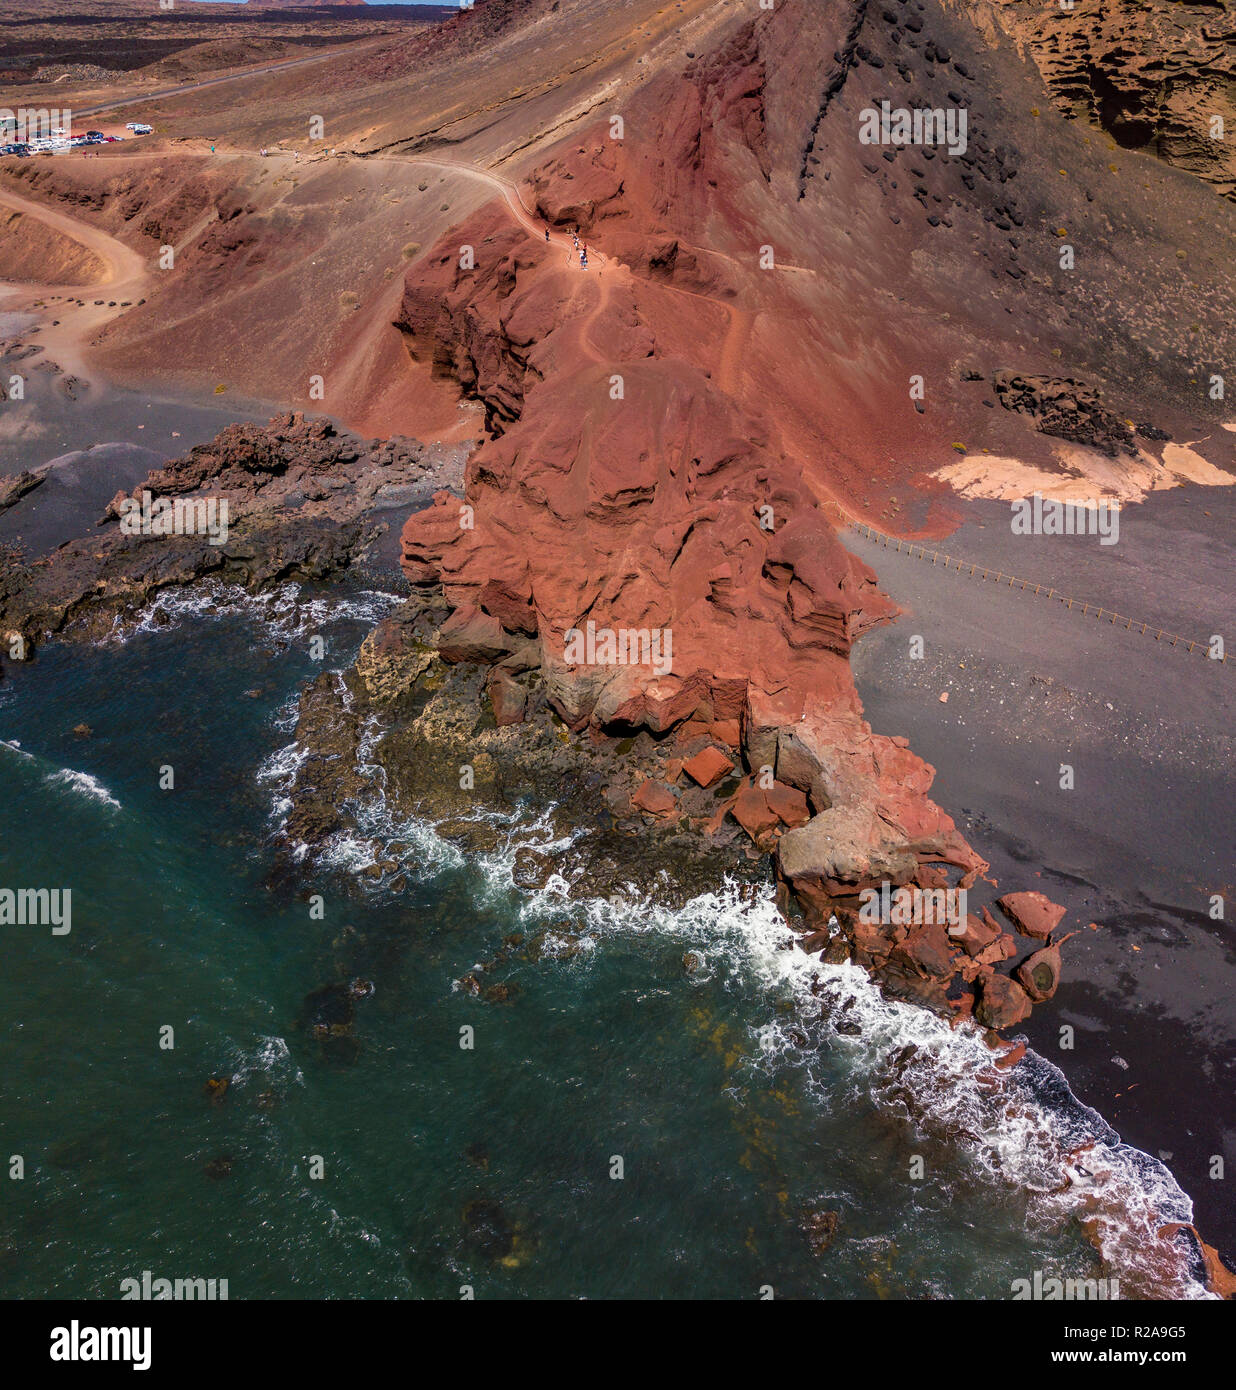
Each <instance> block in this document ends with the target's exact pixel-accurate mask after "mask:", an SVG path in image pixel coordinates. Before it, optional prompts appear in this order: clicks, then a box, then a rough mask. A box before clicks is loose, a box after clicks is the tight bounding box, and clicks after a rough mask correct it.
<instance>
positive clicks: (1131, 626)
mask: <svg viewBox="0 0 1236 1390" xmlns="http://www.w3.org/2000/svg"><path fill="white" fill-rule="evenodd" d="M849 525H850V526H851V528H852V529H853V530H855V531H857V532H858V533H859V534H860V535H862V536H866V538H867V539H868V540H870V541H875V542H877V543H882V544H883V545H884V546H885V548H888V547H890V546H891V547H894V548H895V549H896V551H897V553H898V554H899V555H909V556H910V557H911V558H913V557H914V556H915V555H916V554H917V557H918V558H919V559H920V560H930V561H931V563H932V564H933V565H938V564H942V565H943V567H944V568H945V569H946V570H956V571H957V573H959V574H965V575H966V577H967V578H970V579H984V580H991V581H992V582H994V583H996V584H1004V583H1006V582H1007V584H1008V586H1009V588H1010V589H1017V590H1018V591H1019V592H1021V593H1029V594H1031V595H1033V596H1035V597H1038V598H1046V599H1054V600H1056V601H1057V602H1059V603H1062V604H1064V606H1065V607H1066V608H1067V609H1069V610H1070V612H1071V611H1072V610H1073V609H1074V608H1076V609H1078V610H1079V611H1080V613H1081V615H1082V617H1083V618H1085V617H1088V616H1089V615H1090V614H1091V613H1093V614H1094V616H1095V617H1096V618H1107V620H1108V621H1109V622H1110V623H1111V624H1112V626H1113V627H1122V628H1123V629H1124V630H1125V631H1126V632H1135V633H1137V634H1138V636H1140V637H1152V638H1154V640H1155V641H1156V642H1166V643H1167V645H1168V646H1169V647H1179V648H1181V649H1182V650H1183V651H1184V652H1185V654H1186V655H1189V656H1192V655H1193V654H1194V653H1195V652H1200V653H1201V655H1202V656H1203V657H1204V658H1205V659H1207V660H1210V661H1215V662H1218V663H1219V664H1221V665H1226V664H1227V647H1226V643H1225V644H1224V651H1223V655H1222V656H1220V657H1211V656H1210V655H1209V651H1210V643H1209V642H1198V641H1194V640H1190V639H1189V638H1188V637H1181V636H1180V634H1179V633H1176V632H1166V631H1165V630H1164V629H1163V628H1156V627H1155V626H1154V625H1153V623H1143V622H1139V621H1138V620H1137V619H1136V618H1126V617H1125V616H1124V615H1123V614H1121V613H1116V612H1114V611H1113V610H1112V609H1110V608H1100V607H1099V606H1098V605H1097V604H1094V603H1083V602H1082V601H1081V599H1076V598H1070V597H1069V596H1068V595H1067V594H1062V593H1061V592H1060V591H1059V590H1058V589H1049V588H1048V587H1047V585H1046V584H1035V583H1034V582H1033V581H1032V580H1029V579H1019V578H1018V577H1017V576H1016V575H1015V574H1005V573H1004V572H1003V571H1002V570H992V569H990V568H988V567H987V566H984V565H978V564H971V563H970V561H969V560H959V559H958V558H957V557H956V556H955V555H948V554H946V553H945V552H944V551H942V550H932V551H928V549H927V547H926V546H924V545H919V544H918V543H917V542H915V541H905V540H899V539H898V538H897V537H896V536H889V535H886V534H885V533H884V532H883V531H877V530H876V529H875V527H874V526H868V525H867V524H866V522H862V521H853V520H851V521H850V522H849Z"/></svg>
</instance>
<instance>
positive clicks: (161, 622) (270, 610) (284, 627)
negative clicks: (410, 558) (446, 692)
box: [103, 579, 403, 643]
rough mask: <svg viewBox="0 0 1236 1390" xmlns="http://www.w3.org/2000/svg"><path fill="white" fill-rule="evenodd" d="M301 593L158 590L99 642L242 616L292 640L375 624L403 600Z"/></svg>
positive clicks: (208, 585) (368, 593) (368, 592)
mask: <svg viewBox="0 0 1236 1390" xmlns="http://www.w3.org/2000/svg"><path fill="white" fill-rule="evenodd" d="M303 593H304V590H303V586H302V585H300V584H298V583H296V582H295V581H293V580H287V581H285V582H284V583H282V584H278V585H275V586H274V587H272V588H268V589H262V590H259V591H258V592H257V593H250V592H249V590H248V589H245V588H244V587H243V586H242V585H239V584H227V583H223V582H221V581H218V580H210V579H207V580H202V581H199V582H198V583H196V584H192V585H189V586H185V587H178V588H168V589H161V590H160V591H159V592H158V593H157V594H155V596H154V597H153V598H152V599H151V600H150V601H149V602H148V603H147V604H146V605H145V606H144V607H143V608H141V609H140V610H139V611H138V612H137V613H135V614H133V615H130V616H123V615H118V616H117V617H116V619H115V620H114V622H113V624H112V628H111V631H110V632H109V633H108V634H107V636H106V637H105V638H104V639H103V640H104V641H105V642H107V643H124V642H127V641H129V640H130V639H131V638H132V637H134V636H135V635H136V634H137V633H147V632H167V631H169V630H172V629H174V628H177V627H180V626H182V625H183V624H184V623H186V622H201V621H204V620H206V619H209V618H223V617H247V618H250V619H252V620H253V621H256V622H258V623H261V624H262V625H263V626H264V627H265V628H266V629H267V630H268V631H269V632H270V633H271V634H272V635H273V636H277V637H281V638H283V639H285V640H287V641H296V640H299V639H302V638H305V637H307V636H309V635H312V634H314V633H318V632H321V631H322V630H323V629H326V628H329V627H330V626H331V625H332V624H334V623H339V622H344V621H349V620H350V621H355V622H363V623H369V624H375V623H377V622H379V621H380V620H381V619H382V618H384V617H385V616H386V614H387V613H389V612H390V611H391V609H392V608H394V607H396V606H397V605H398V604H400V603H401V602H402V601H403V598H402V596H401V595H399V594H395V593H390V592H387V591H385V590H381V589H363V590H360V591H359V592H357V593H354V594H348V595H341V594H337V593H336V594H331V595H329V596H325V597H323V596H317V597H314V598H305V597H303Z"/></svg>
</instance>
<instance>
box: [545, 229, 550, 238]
mask: <svg viewBox="0 0 1236 1390" xmlns="http://www.w3.org/2000/svg"><path fill="white" fill-rule="evenodd" d="M545 240H546V241H548V240H549V228H548V227H546V228H545Z"/></svg>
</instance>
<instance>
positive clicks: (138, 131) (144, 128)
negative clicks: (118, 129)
mask: <svg viewBox="0 0 1236 1390" xmlns="http://www.w3.org/2000/svg"><path fill="white" fill-rule="evenodd" d="M126 129H127V130H131V131H132V132H133V134H134V135H152V134H153V133H154V126H152V125H143V124H142V123H141V121H136V122H134V124H133V125H131V126H127V127H126Z"/></svg>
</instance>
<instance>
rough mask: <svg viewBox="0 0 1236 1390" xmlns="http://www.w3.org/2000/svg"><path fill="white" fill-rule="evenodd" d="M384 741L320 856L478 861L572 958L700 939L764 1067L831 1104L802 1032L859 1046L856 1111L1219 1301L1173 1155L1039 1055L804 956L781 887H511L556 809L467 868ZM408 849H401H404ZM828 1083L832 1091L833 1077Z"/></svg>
mask: <svg viewBox="0 0 1236 1390" xmlns="http://www.w3.org/2000/svg"><path fill="white" fill-rule="evenodd" d="M378 733H379V731H378V729H377V727H376V725H373V726H369V725H367V726H366V729H365V733H364V737H363V739H362V749H361V754H360V760H361V762H362V764H363V765H364V766H365V767H366V770H368V771H370V772H371V773H372V784H371V785H372V793H371V795H370V796H369V798H368V799H367V800H366V801H365V803H364V804H363V805H361V806H359V807H356V808H353V809H354V810H355V811H356V813H357V820H358V828H359V836H341V837H339V838H338V839H337V840H336V841H335V842H334V843H333V844H332V845H331V846H330V847H329V848H328V849H327V851H326V853H325V854H324V855H323V862H324V863H325V864H328V865H330V866H331V867H334V868H337V869H340V870H343V871H349V872H353V873H357V874H359V873H362V872H363V871H364V870H365V869H368V868H370V867H371V866H372V865H373V864H374V863H375V862H376V860H377V859H378V858H382V857H387V858H392V859H395V860H396V861H397V862H398V863H399V865H400V869H401V870H402V871H403V872H406V873H408V874H409V875H410V876H412V877H414V878H416V879H417V880H418V881H421V882H424V881H427V880H430V879H432V878H434V877H435V876H437V875H438V874H440V873H441V872H443V870H445V869H447V868H456V869H457V868H459V867H460V866H462V865H463V864H464V863H465V862H466V863H467V864H468V866H469V867H470V868H472V869H474V870H476V871H477V875H478V877H477V880H476V882H477V886H476V889H475V892H476V895H477V897H478V899H479V900H484V901H488V902H495V901H496V900H498V899H506V900H507V901H510V900H511V895H513V894H516V893H518V897H517V898H516V899H515V901H517V902H518V903H519V909H518V910H519V913H520V916H521V919H522V920H525V921H528V920H535V921H541V922H543V923H544V924H545V925H546V926H547V927H549V928H550V929H551V932H552V924H553V923H554V922H555V921H561V920H562V918H563V916H564V914H565V913H566V912H567V911H570V912H571V915H572V929H571V942H570V946H571V948H572V949H570V950H569V951H567V950H564V954H565V955H568V956H569V957H570V959H571V962H572V965H574V964H576V963H578V962H579V961H580V960H581V959H582V960H584V961H586V960H587V958H588V956H589V954H594V953H595V950H596V948H597V947H598V946H601V947H603V945H604V941H605V938H606V937H607V936H613V935H631V934H636V935H661V936H669V937H673V938H677V939H681V940H683V941H685V942H688V943H690V945H691V948H692V950H693V952H694V953H695V954H696V955H697V956H698V957H700V961H701V964H700V968H699V969H698V970H697V971H695V972H694V976H693V978H694V979H695V980H696V981H697V982H699V983H703V982H704V981H714V982H716V981H718V980H719V981H720V982H721V984H722V987H723V988H726V989H741V990H742V991H743V993H744V994H750V993H751V992H752V986H754V992H755V993H756V994H757V995H758V996H759V997H761V998H764V999H767V1000H768V1001H769V1008H768V1009H767V1010H765V1011H764V1015H765V1016H764V1017H762V1018H760V1019H753V1021H752V1023H751V1035H752V1038H753V1041H754V1042H755V1043H756V1047H755V1048H754V1049H753V1059H754V1060H753V1061H752V1063H751V1065H753V1066H759V1067H762V1068H767V1069H773V1068H781V1067H794V1068H799V1069H801V1071H802V1073H803V1078H804V1083H805V1085H806V1086H807V1088H808V1089H809V1090H812V1091H815V1092H817V1093H818V1094H819V1095H820V1098H821V1100H822V1101H823V1099H824V1094H823V1089H824V1080H823V1078H822V1077H820V1076H817V1075H816V1074H815V1073H814V1071H813V1068H814V1067H815V1065H816V1062H817V1058H818V1056H819V1050H818V1048H817V1047H807V1048H804V1047H803V1046H802V1033H803V1032H804V1031H806V1032H807V1033H808V1034H810V1035H811V1037H812V1038H813V1040H814V1042H815V1043H817V1044H818V1045H819V1046H820V1047H822V1048H824V1049H825V1050H826V1052H827V1053H828V1054H830V1055H833V1056H835V1055H836V1051H837V1050H838V1049H842V1050H844V1052H845V1055H846V1060H847V1068H848V1076H849V1078H850V1079H849V1083H848V1084H849V1085H850V1086H851V1087H852V1088H853V1095H854V1097H855V1100H856V1101H859V1100H861V1101H862V1102H863V1103H874V1104H875V1105H876V1106H877V1107H879V1108H880V1109H881V1110H882V1111H883V1112H885V1113H889V1114H892V1115H895V1116H896V1117H898V1119H899V1120H901V1121H902V1122H903V1123H904V1124H905V1125H907V1126H908V1127H910V1129H911V1130H912V1131H913V1132H914V1133H915V1134H916V1135H917V1136H920V1137H921V1138H922V1140H924V1141H925V1142H929V1143H938V1144H941V1145H946V1146H948V1148H949V1150H950V1152H952V1153H953V1154H955V1155H956V1157H957V1158H958V1159H960V1160H961V1161H962V1162H963V1163H965V1164H967V1165H968V1168H969V1171H970V1174H971V1176H972V1180H974V1181H977V1182H980V1183H982V1184H984V1185H985V1186H987V1187H988V1188H989V1189H990V1190H992V1191H994V1192H997V1193H998V1192H1003V1191H1007V1190H1009V1189H1010V1188H1011V1187H1016V1188H1019V1189H1021V1190H1022V1191H1023V1192H1025V1193H1027V1194H1028V1199H1029V1202H1030V1209H1031V1213H1032V1218H1031V1219H1032V1220H1033V1221H1034V1222H1036V1223H1037V1224H1039V1225H1041V1227H1042V1228H1043V1230H1044V1231H1045V1232H1046V1231H1051V1230H1057V1229H1061V1228H1064V1227H1066V1226H1069V1225H1072V1224H1074V1223H1077V1222H1080V1221H1083V1220H1084V1221H1085V1222H1086V1223H1087V1224H1088V1226H1089V1228H1090V1230H1091V1232H1092V1235H1091V1239H1092V1240H1093V1242H1094V1244H1095V1245H1096V1247H1097V1249H1098V1251H1099V1253H1100V1255H1101V1256H1102V1259H1103V1261H1104V1265H1105V1270H1106V1272H1108V1273H1110V1274H1111V1275H1113V1276H1114V1277H1116V1278H1118V1279H1119V1280H1120V1284H1121V1288H1122V1290H1124V1291H1126V1294H1127V1296H1133V1297H1153V1298H1176V1299H1205V1298H1210V1297H1212V1295H1210V1294H1209V1293H1208V1292H1207V1290H1206V1289H1205V1288H1204V1286H1203V1285H1202V1284H1200V1283H1199V1282H1198V1280H1197V1278H1196V1277H1195V1272H1194V1269H1193V1268H1192V1262H1191V1261H1190V1260H1189V1258H1188V1257H1187V1255H1186V1247H1184V1246H1183V1244H1180V1243H1168V1242H1167V1241H1164V1240H1162V1239H1160V1238H1159V1236H1158V1232H1159V1230H1160V1229H1161V1228H1162V1227H1163V1226H1165V1225H1166V1224H1168V1223H1169V1222H1189V1221H1192V1217H1193V1211H1192V1202H1191V1200H1190V1198H1189V1197H1188V1195H1187V1194H1186V1193H1185V1192H1184V1191H1183V1190H1182V1189H1181V1188H1180V1186H1179V1184H1178V1183H1177V1182H1176V1180H1175V1178H1174V1177H1173V1176H1172V1174H1171V1173H1170V1171H1169V1170H1168V1169H1167V1168H1166V1167H1165V1166H1164V1164H1162V1163H1161V1162H1160V1161H1159V1160H1158V1159H1155V1158H1152V1157H1150V1156H1149V1155H1148V1154H1145V1153H1143V1152H1141V1151H1140V1150H1137V1149H1134V1148H1132V1147H1130V1146H1129V1145H1127V1144H1123V1143H1121V1141H1120V1138H1119V1136H1118V1135H1117V1134H1116V1132H1115V1131H1114V1130H1113V1129H1112V1128H1111V1126H1110V1125H1108V1124H1107V1123H1106V1122H1105V1121H1104V1120H1103V1119H1102V1117H1101V1116H1100V1115H1099V1114H1098V1113H1097V1112H1096V1111H1094V1110H1092V1109H1090V1108H1089V1107H1088V1106H1085V1105H1083V1104H1082V1103H1081V1102H1080V1101H1079V1100H1078V1099H1077V1098H1076V1097H1075V1096H1074V1095H1073V1093H1072V1091H1071V1090H1070V1089H1069V1087H1068V1084H1067V1082H1066V1080H1065V1078H1064V1075H1063V1073H1062V1072H1061V1071H1060V1070H1059V1068H1057V1067H1056V1066H1054V1065H1053V1064H1052V1063H1050V1062H1048V1061H1046V1060H1045V1059H1044V1058H1041V1057H1039V1056H1037V1055H1036V1054H1035V1053H1034V1052H1027V1054H1026V1056H1025V1057H1024V1058H1023V1059H1022V1061H1021V1062H1020V1063H1018V1064H1017V1065H1016V1066H1014V1067H1012V1068H1011V1069H1009V1070H1007V1071H1003V1070H1001V1069H999V1068H997V1067H996V1066H995V1065H994V1062H995V1056H994V1054H993V1053H992V1052H991V1050H990V1049H989V1048H988V1047H987V1046H986V1045H985V1044H984V1042H983V1041H982V1037H981V1035H980V1033H979V1031H978V1029H977V1028H976V1027H975V1026H974V1025H973V1024H971V1023H965V1024H963V1025H962V1026H960V1027H958V1028H951V1027H950V1026H949V1024H948V1023H947V1022H946V1021H945V1020H943V1019H941V1018H939V1017H937V1016H936V1015H935V1014H932V1013H930V1012H928V1011H927V1010H925V1009H922V1008H920V1007H918V1006H916V1005H912V1004H906V1003H900V1002H897V1001H894V1000H889V999H886V998H884V996H883V995H882V994H881V992H880V990H879V988H878V987H877V986H876V984H875V983H874V982H873V981H872V980H871V978H870V977H869V976H868V975H867V974H866V972H865V971H863V970H861V969H859V968H857V967H855V966H851V965H829V964H827V963H825V962H824V961H823V960H822V959H821V958H820V957H819V956H818V955H808V954H806V953H805V952H804V951H802V950H801V949H800V947H799V946H798V940H797V937H796V936H795V935H794V933H793V932H792V931H791V930H790V928H789V927H788V926H787V924H786V923H785V921H784V919H783V918H782V916H781V914H780V912H779V911H778V910H777V907H776V903H775V900H774V898H773V894H772V891H771V889H769V888H759V889H756V888H754V887H753V886H752V885H750V884H740V883H737V882H733V881H728V880H727V881H726V883H725V884H724V885H723V886H722V887H720V888H718V889H717V890H716V891H714V892H709V893H703V894H700V895H698V896H697V897H695V898H692V899H691V900H690V901H689V902H687V903H685V904H683V905H681V906H678V907H673V906H669V905H667V904H666V903H665V902H662V901H658V899H657V897H656V895H655V893H652V894H650V893H648V892H647V891H645V890H642V889H640V888H639V887H638V886H636V885H627V886H626V887H625V888H623V889H622V890H620V891H619V892H617V893H615V894H613V895H611V897H609V898H597V897H592V898H582V899H581V898H573V897H572V895H571V884H570V882H569V881H568V878H567V877H566V875H565V873H561V872H559V873H554V874H552V875H551V876H550V878H549V879H548V881H547V882H546V883H545V884H544V885H543V886H542V887H540V888H539V889H536V890H533V891H530V892H520V891H519V890H518V889H517V888H516V883H515V878H514V870H515V867H516V855H517V852H518V850H519V849H521V848H525V847H526V848H531V849H535V850H537V851H538V852H539V853H541V854H544V855H549V856H555V855H558V856H560V855H562V854H563V853H564V852H565V851H566V850H568V849H569V848H570V847H571V845H572V843H573V842H574V841H575V840H576V839H577V838H578V834H571V835H567V836H562V835H560V834H559V833H558V832H557V831H556V829H555V824H554V819H555V818H554V816H553V812H552V810H549V809H547V810H545V811H543V812H542V813H541V814H540V815H538V816H536V817H535V818H533V819H526V820H521V819H520V813H519V812H516V813H513V814H511V815H501V814H496V813H492V812H491V813H487V814H486V815H485V817H484V819H485V820H487V821H488V822H489V823H490V824H492V825H493V826H494V827H495V828H496V829H497V830H498V831H499V833H500V837H501V839H500V843H499V845H498V846H497V847H496V848H495V849H494V850H492V851H490V852H487V853H481V854H470V855H468V856H466V858H465V856H464V855H463V854H462V853H461V852H460V851H459V850H458V849H457V848H456V847H455V846H454V845H451V844H449V843H448V842H446V841H444V840H443V839H442V838H441V837H440V836H438V834H437V833H436V831H435V829H434V827H433V826H432V825H431V824H430V823H429V822H427V821H424V820H421V819H418V818H416V817H398V816H396V815H394V814H393V813H392V811H391V810H390V807H389V805H388V803H387V799H386V796H385V792H384V774H383V772H382V769H381V768H380V767H379V766H378V765H376V764H373V763H370V762H369V761H368V760H369V758H371V756H372V746H373V743H374V742H376V738H377V737H378ZM580 833H582V832H580ZM362 837H363V838H362ZM393 842H400V843H402V845H403V846H404V848H403V850H402V851H401V852H396V853H393V854H392V853H390V851H389V845H390V844H391V843H393ZM375 845H376V846H378V850H379V852H375ZM581 910H582V913H583V915H584V918H585V922H586V926H585V929H584V931H583V932H582V933H581V932H579V931H578V917H579V914H580V912H581ZM563 945H564V947H565V946H566V945H567V943H566V941H565V939H564V941H563ZM581 946H582V947H583V951H582V953H581V952H580V950H579V949H578V948H579V947H581ZM545 954H548V955H552V954H553V952H552V951H547V952H545ZM787 1000H792V1001H793V1002H794V1005H795V1007H794V1008H793V1009H792V1010H790V1011H788V1012H782V1011H780V1010H778V1009H776V1008H775V1007H774V1006H775V1004H776V1003H777V1002H779V1001H787ZM836 1024H841V1025H842V1028H841V1030H839V1029H838V1028H837V1027H836V1026H835V1025H836ZM830 1084H831V1085H832V1086H833V1087H834V1088H835V1085H836V1078H835V1075H833V1076H831V1078H830ZM833 1103H834V1104H835V1093H834V1098H833Z"/></svg>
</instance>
